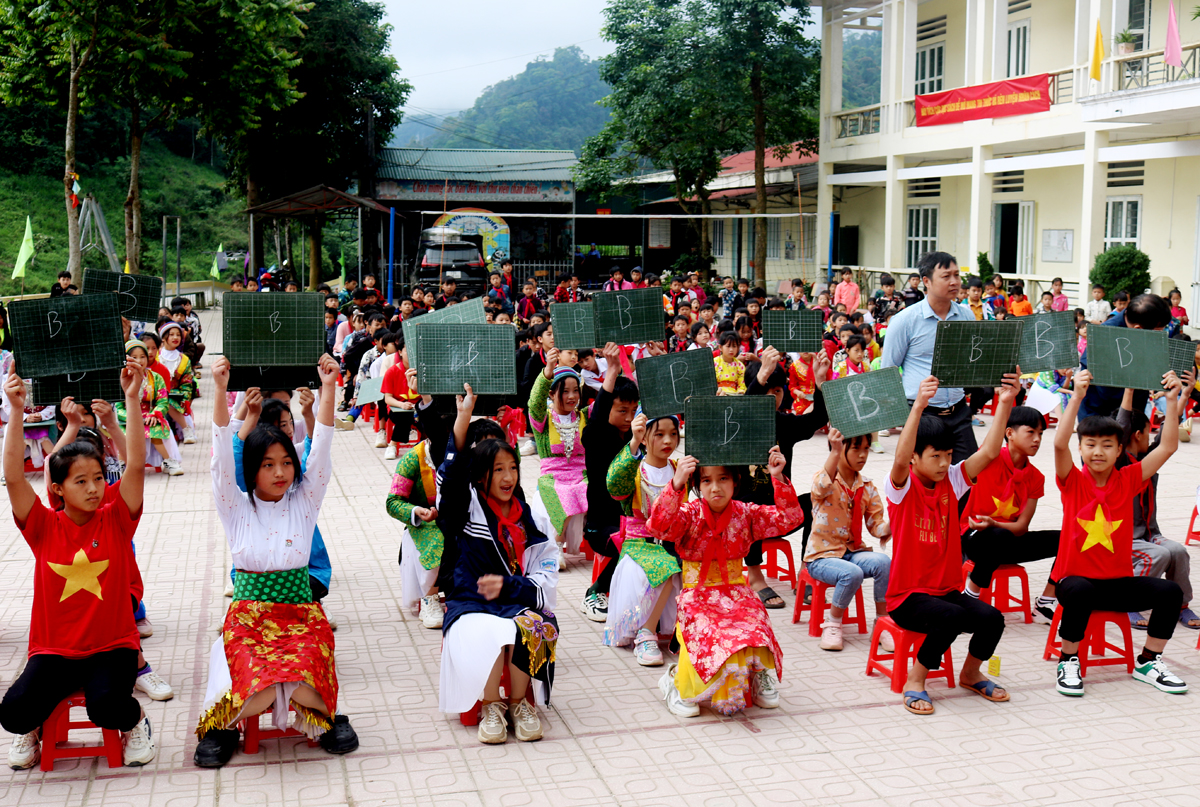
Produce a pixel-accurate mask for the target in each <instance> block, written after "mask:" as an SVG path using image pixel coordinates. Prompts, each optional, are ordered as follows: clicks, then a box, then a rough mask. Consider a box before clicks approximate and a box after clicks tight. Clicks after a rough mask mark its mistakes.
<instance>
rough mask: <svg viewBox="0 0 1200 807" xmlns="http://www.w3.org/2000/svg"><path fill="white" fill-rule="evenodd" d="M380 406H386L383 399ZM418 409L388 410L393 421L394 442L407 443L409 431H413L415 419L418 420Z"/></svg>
mask: <svg viewBox="0 0 1200 807" xmlns="http://www.w3.org/2000/svg"><path fill="white" fill-rule="evenodd" d="M379 405H380V406H386V404H384V403H383V402H382V401H380V403H379ZM416 416H417V413H416V410H414V409H401V410H400V411H399V412H388V418H389V419H390V420H391V421H392V442H393V443H407V442H408V437H409V433H410V432H411V431H412V427H413V421H415V420H416Z"/></svg>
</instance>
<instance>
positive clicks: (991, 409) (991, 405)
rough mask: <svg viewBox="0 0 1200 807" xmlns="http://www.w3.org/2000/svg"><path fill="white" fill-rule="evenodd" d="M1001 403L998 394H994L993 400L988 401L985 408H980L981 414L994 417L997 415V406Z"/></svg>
mask: <svg viewBox="0 0 1200 807" xmlns="http://www.w3.org/2000/svg"><path fill="white" fill-rule="evenodd" d="M972 401H974V399H972ZM999 403H1000V395H999V394H998V393H995V392H993V393H992V400H990V401H988V402H987V403H985V404H984V405H983V406H981V407H979V414H981V415H993V416H994V415H995V414H996V406H997V404H999Z"/></svg>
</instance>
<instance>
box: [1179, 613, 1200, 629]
mask: <svg viewBox="0 0 1200 807" xmlns="http://www.w3.org/2000/svg"><path fill="white" fill-rule="evenodd" d="M1193 619H1200V616H1196V612H1195V611H1193V610H1192V609H1191V608H1184V609H1183V610H1182V611H1180V612H1179V624H1180V625H1183V626H1184V627H1185V628H1191V629H1192V630H1200V625H1189V624H1188V622H1190V621H1191V620H1193Z"/></svg>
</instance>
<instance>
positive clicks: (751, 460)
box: [684, 351, 775, 465]
mask: <svg viewBox="0 0 1200 807" xmlns="http://www.w3.org/2000/svg"><path fill="white" fill-rule="evenodd" d="M697 352H699V351H697ZM684 421H685V422H686V423H687V442H686V444H685V446H684V449H685V450H686V451H687V453H688V454H689V455H691V456H693V457H695V458H696V461H697V462H699V463H700V464H701V465H766V463H767V459H768V457H769V456H770V454H771V447H772V446H774V445H775V397H774V396H773V395H721V396H715V395H714V396H713V397H711V398H700V397H692V398H689V399H688V401H687V405H686V406H685V407H684Z"/></svg>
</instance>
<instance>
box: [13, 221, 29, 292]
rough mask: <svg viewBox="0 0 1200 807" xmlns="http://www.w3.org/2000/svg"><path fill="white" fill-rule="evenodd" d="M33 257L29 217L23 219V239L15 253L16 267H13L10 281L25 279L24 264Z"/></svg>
mask: <svg viewBox="0 0 1200 807" xmlns="http://www.w3.org/2000/svg"><path fill="white" fill-rule="evenodd" d="M32 257H33V223H32V222H31V221H30V220H29V216H26V217H25V237H24V238H23V239H21V249H20V251H18V252H17V265H16V266H14V267H13V273H12V279H13V280H16V279H17V278H18V277H25V264H27V263H29V259H30V258H32Z"/></svg>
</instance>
